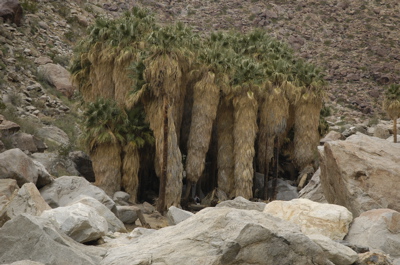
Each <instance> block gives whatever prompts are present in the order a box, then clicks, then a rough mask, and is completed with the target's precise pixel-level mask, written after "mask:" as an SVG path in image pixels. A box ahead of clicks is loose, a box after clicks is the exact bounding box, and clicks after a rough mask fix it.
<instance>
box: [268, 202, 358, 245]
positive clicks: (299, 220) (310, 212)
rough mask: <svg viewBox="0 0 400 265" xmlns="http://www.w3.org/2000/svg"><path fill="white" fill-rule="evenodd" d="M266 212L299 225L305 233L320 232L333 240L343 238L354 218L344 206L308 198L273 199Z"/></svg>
mask: <svg viewBox="0 0 400 265" xmlns="http://www.w3.org/2000/svg"><path fill="white" fill-rule="evenodd" d="M264 213H268V214H271V215H273V216H276V217H279V218H281V219H283V220H286V221H289V222H292V223H294V224H297V225H299V226H300V227H301V231H302V232H303V233H304V234H305V235H313V234H319V235H323V236H327V237H329V238H330V239H332V240H342V239H343V238H344V236H345V235H346V234H347V231H348V229H349V224H350V223H351V221H352V220H353V216H352V214H351V212H349V211H348V210H347V209H346V208H344V207H342V206H339V205H333V204H325V203H318V202H313V201H310V200H307V199H294V200H291V201H272V202H270V203H268V204H267V205H266V206H265V209H264Z"/></svg>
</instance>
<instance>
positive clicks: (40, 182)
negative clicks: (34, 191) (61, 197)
mask: <svg viewBox="0 0 400 265" xmlns="http://www.w3.org/2000/svg"><path fill="white" fill-rule="evenodd" d="M32 161H33V163H34V164H35V166H36V168H37V170H38V179H37V181H36V187H38V188H39V189H40V188H42V187H44V186H46V185H47V184H50V183H51V182H52V181H53V180H54V178H53V177H52V176H51V175H50V174H49V172H47V170H46V168H45V167H44V165H43V164H42V163H40V162H39V161H36V160H32Z"/></svg>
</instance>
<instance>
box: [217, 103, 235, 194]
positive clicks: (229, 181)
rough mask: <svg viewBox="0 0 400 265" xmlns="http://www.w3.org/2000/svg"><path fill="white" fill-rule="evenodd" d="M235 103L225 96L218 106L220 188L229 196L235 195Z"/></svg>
mask: <svg viewBox="0 0 400 265" xmlns="http://www.w3.org/2000/svg"><path fill="white" fill-rule="evenodd" d="M233 124H234V117H233V105H232V102H230V101H228V100H227V99H225V98H223V99H222V100H221V103H220V105H219V107H218V122H217V134H218V141H217V142H218V155H217V165H218V188H219V189H221V190H222V191H224V192H225V193H226V194H227V195H228V197H229V198H232V197H234V196H235V194H234V188H235V180H234V168H235V161H234V148H233V147H234V138H233V133H232V132H233Z"/></svg>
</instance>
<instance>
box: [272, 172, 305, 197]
mask: <svg viewBox="0 0 400 265" xmlns="http://www.w3.org/2000/svg"><path fill="white" fill-rule="evenodd" d="M276 181H277V182H276V188H275V192H276V199H277V200H281V201H290V200H293V199H297V198H298V197H299V193H298V192H297V187H295V186H292V185H291V184H290V181H289V180H283V179H280V178H278V179H277V180H276ZM272 185H273V180H271V181H268V187H270V188H271V189H272Z"/></svg>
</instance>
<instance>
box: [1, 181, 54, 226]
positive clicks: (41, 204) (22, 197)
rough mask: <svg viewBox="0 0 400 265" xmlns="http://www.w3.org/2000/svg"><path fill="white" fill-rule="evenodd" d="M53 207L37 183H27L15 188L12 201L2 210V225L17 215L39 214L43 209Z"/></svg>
mask: <svg viewBox="0 0 400 265" xmlns="http://www.w3.org/2000/svg"><path fill="white" fill-rule="evenodd" d="M49 209H51V208H50V206H49V205H48V204H47V203H46V202H45V201H44V199H43V198H42V196H40V193H39V191H38V189H37V188H36V186H35V184H33V183H26V184H24V185H23V186H22V187H21V189H19V190H15V191H14V194H13V196H12V197H11V199H10V202H9V203H8V204H7V205H6V206H5V208H4V209H3V210H2V211H1V212H0V226H2V225H3V224H4V223H5V222H7V221H8V220H10V219H12V218H14V217H15V216H17V215H19V214H22V213H27V214H30V215H35V216H39V215H41V214H42V212H43V211H45V210H49Z"/></svg>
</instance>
